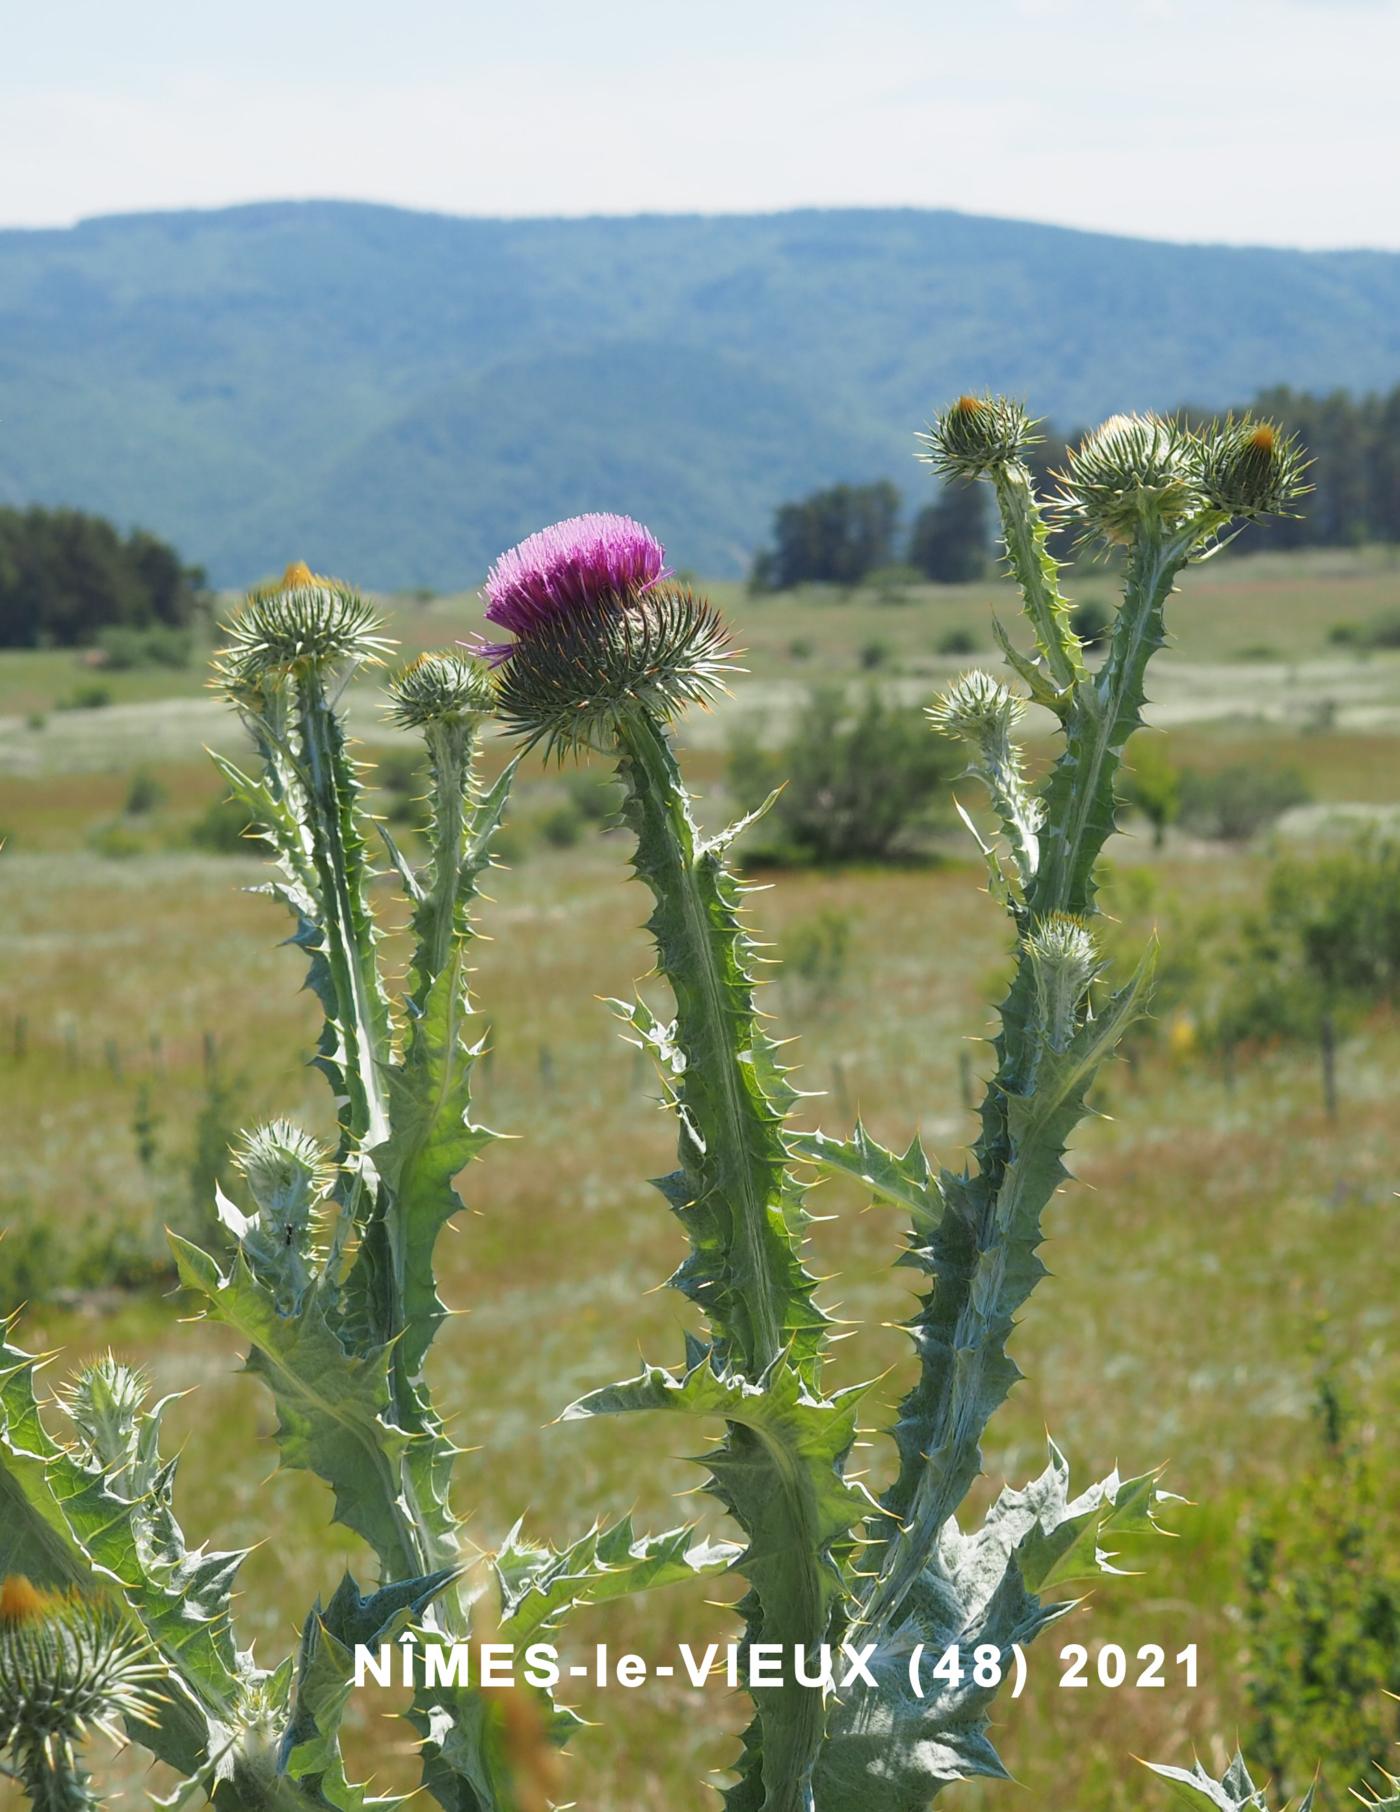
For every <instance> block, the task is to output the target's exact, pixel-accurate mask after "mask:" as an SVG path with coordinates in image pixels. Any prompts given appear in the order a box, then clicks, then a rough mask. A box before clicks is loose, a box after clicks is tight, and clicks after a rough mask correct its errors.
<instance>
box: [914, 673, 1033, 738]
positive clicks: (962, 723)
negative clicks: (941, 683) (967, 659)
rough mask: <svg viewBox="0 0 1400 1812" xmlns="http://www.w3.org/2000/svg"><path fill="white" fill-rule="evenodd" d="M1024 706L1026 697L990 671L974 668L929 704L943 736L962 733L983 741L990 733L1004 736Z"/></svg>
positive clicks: (935, 724) (1018, 717)
mask: <svg viewBox="0 0 1400 1812" xmlns="http://www.w3.org/2000/svg"><path fill="white" fill-rule="evenodd" d="M1025 709H1026V704H1025V700H1024V699H1021V698H1018V697H1017V696H1016V694H1015V693H1014V692H1010V691H1008V689H1007V688H1006V687H1005V686H1003V685H1002V683H1001V681H1000V680H998V679H993V677H992V675H991V674H990V673H983V672H982V671H981V669H980V668H974V669H973V670H972V672H971V673H964V674H963V675H962V677H961V678H960V679H958V680H956V681H955V682H954V683H953V685H951V686H950V687H949V688H948V690H947V691H946V692H945V693H944V694H943V696H942V697H941V698H940V699H938V700H937V702H936V703H934V704H932V705H930V706H929V707H928V719H929V722H930V723H931V724H932V725H933V727H934V729H935V730H937V731H938V732H939V734H940V735H942V736H962V737H966V738H967V739H968V740H969V741H971V742H976V743H978V744H981V743H982V742H983V741H984V739H986V738H987V737H997V738H1000V739H1002V740H1005V738H1006V737H1008V736H1009V735H1010V734H1011V731H1012V728H1013V727H1014V726H1015V725H1016V724H1017V723H1019V722H1020V720H1021V718H1022V717H1023V716H1024V714H1025Z"/></svg>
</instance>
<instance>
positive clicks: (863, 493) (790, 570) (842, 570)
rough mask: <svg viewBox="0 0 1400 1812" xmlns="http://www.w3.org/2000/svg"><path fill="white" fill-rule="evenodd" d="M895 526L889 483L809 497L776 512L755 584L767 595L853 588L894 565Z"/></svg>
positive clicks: (894, 495) (895, 503) (895, 499)
mask: <svg viewBox="0 0 1400 1812" xmlns="http://www.w3.org/2000/svg"><path fill="white" fill-rule="evenodd" d="M898 525H899V492H898V491H897V490H896V489H895V487H894V486H893V485H892V484H891V483H890V482H889V480H888V479H881V480H880V481H879V482H878V483H877V484H863V485H851V484H838V485H832V486H831V487H830V489H828V490H825V491H814V492H813V493H812V495H811V496H810V497H804V498H801V499H800V500H799V501H798V502H796V503H785V504H783V505H782V506H781V507H780V508H779V509H778V510H777V512H776V513H775V515H774V518H773V546H772V548H771V549H768V550H765V552H764V553H762V554H760V555H759V557H758V560H757V561H756V562H755V568H754V576H755V579H759V578H760V576H761V580H762V584H763V587H764V589H766V590H770V591H788V590H790V589H791V588H792V587H793V586H794V585H806V584H811V583H827V584H835V585H858V584H859V583H860V581H861V580H862V579H863V578H864V577H865V576H866V574H867V573H870V572H873V571H874V570H875V568H876V567H879V566H890V565H893V563H894V560H895V533H896V530H897V528H898Z"/></svg>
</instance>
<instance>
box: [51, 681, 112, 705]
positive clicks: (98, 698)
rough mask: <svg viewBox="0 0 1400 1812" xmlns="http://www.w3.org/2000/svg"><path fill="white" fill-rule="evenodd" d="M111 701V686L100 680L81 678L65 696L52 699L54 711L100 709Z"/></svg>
mask: <svg viewBox="0 0 1400 1812" xmlns="http://www.w3.org/2000/svg"><path fill="white" fill-rule="evenodd" d="M111 702H112V688H111V687H110V686H104V685H103V684H102V682H101V681H100V680H83V681H82V682H81V683H80V684H79V685H76V686H74V688H73V690H72V691H71V692H70V693H69V694H68V695H67V697H66V698H59V699H55V700H54V707H53V708H54V710H55V711H100V710H101V709H102V707H103V706H104V705H110V704H111Z"/></svg>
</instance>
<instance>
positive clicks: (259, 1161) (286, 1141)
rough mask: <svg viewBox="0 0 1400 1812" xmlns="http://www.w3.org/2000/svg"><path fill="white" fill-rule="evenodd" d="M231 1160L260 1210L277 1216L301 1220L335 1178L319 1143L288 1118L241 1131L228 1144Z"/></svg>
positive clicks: (280, 1218) (274, 1216) (328, 1160)
mask: <svg viewBox="0 0 1400 1812" xmlns="http://www.w3.org/2000/svg"><path fill="white" fill-rule="evenodd" d="M233 1162H234V1165H235V1167H236V1168H237V1169H238V1170H239V1171H240V1172H241V1173H242V1174H243V1176H244V1177H245V1178H246V1179H247V1183H248V1187H249V1189H250V1190H251V1191H252V1193H253V1200H254V1201H255V1202H256V1203H257V1204H258V1207H259V1209H260V1210H261V1211H262V1213H264V1214H266V1215H269V1216H271V1217H272V1218H273V1219H274V1220H278V1221H283V1220H288V1221H295V1220H304V1219H305V1218H306V1217H307V1216H308V1215H309V1214H310V1213H311V1212H312V1210H313V1209H314V1208H315V1207H316V1206H317V1205H318V1204H319V1203H320V1202H321V1201H322V1200H323V1199H324V1198H325V1196H326V1194H327V1193H328V1192H329V1190H330V1187H331V1184H332V1183H333V1182H334V1180H335V1165H334V1164H333V1163H332V1162H331V1159H330V1155H329V1154H328V1153H327V1151H326V1150H325V1148H324V1146H322V1145H321V1144H319V1143H318V1141H317V1140H315V1139H313V1138H312V1136H311V1134H310V1133H308V1132H303V1131H302V1129H301V1127H299V1126H295V1125H293V1123H292V1122H291V1121H290V1120H270V1121H269V1122H268V1123H267V1125H266V1126H257V1127H254V1128H253V1129H252V1131H251V1132H245V1133H244V1134H243V1135H242V1137H241V1138H240V1139H239V1141H238V1143H237V1144H236V1145H235V1146H234V1148H233Z"/></svg>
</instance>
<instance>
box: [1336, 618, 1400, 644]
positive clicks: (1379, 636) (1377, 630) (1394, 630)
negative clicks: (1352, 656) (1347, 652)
mask: <svg viewBox="0 0 1400 1812" xmlns="http://www.w3.org/2000/svg"><path fill="white" fill-rule="evenodd" d="M1327 639H1328V641H1329V642H1335V643H1336V644H1337V645H1338V646H1339V647H1342V648H1400V610H1387V611H1382V612H1381V613H1380V614H1379V615H1377V616H1374V617H1372V618H1371V619H1370V620H1369V622H1365V623H1336V624H1334V625H1333V627H1332V628H1331V629H1330V630H1329V631H1328V632H1327Z"/></svg>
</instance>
